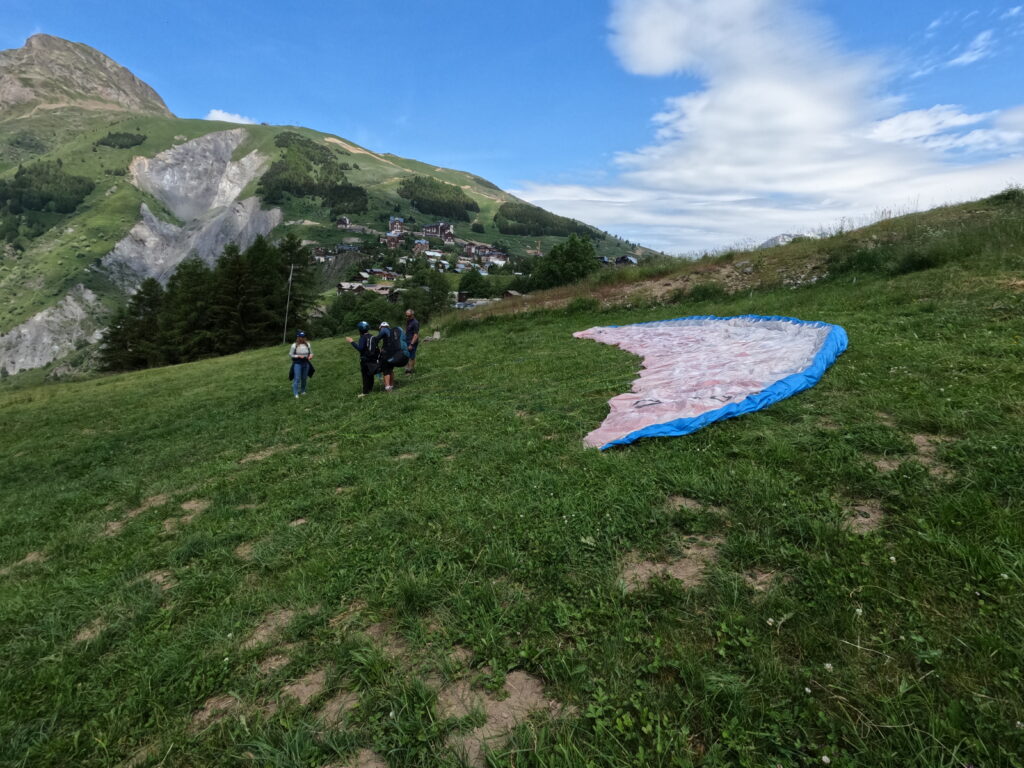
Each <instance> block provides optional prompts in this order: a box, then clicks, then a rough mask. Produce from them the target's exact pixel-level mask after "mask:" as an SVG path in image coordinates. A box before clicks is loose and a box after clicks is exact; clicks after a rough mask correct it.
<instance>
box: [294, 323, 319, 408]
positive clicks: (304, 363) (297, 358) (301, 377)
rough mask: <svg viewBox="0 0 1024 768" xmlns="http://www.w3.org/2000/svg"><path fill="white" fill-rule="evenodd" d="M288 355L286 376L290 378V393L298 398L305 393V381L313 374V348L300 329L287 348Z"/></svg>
mask: <svg viewBox="0 0 1024 768" xmlns="http://www.w3.org/2000/svg"><path fill="white" fill-rule="evenodd" d="M288 356H289V357H290V358H291V360H292V367H291V370H290V371H289V372H288V378H289V379H291V380H292V394H293V395H295V397H296V398H298V396H299V395H304V394H306V382H307V381H308V379H309V377H310V376H312V375H313V363H312V362H311V361H312V359H313V348H312V347H310V346H309V342H308V341H307V340H306V334H305V333H303V332H302V331H299V332H298V333H297V334H295V343H294V344H292V346H291V349H289V350H288Z"/></svg>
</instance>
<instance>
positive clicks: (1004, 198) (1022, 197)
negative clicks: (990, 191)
mask: <svg viewBox="0 0 1024 768" xmlns="http://www.w3.org/2000/svg"><path fill="white" fill-rule="evenodd" d="M985 202H986V203H995V204H996V205H1024V187H1019V186H1011V187H1007V188H1006V189H1004V190H1003V191H1002V192H999V193H997V194H995V195H992V196H991V197H986V198H985Z"/></svg>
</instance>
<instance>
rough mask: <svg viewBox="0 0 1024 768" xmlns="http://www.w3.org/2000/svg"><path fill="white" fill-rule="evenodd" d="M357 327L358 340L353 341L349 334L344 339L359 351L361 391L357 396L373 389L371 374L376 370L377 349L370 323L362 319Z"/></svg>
mask: <svg viewBox="0 0 1024 768" xmlns="http://www.w3.org/2000/svg"><path fill="white" fill-rule="evenodd" d="M357 327H358V328H359V341H353V340H352V337H351V336H346V337H345V341H347V342H348V343H349V344H351V345H352V346H353V348H355V350H356V352H358V353H359V373H360V374H362V377H363V391H362V394H360V395H359V396H360V397H363V396H365V395H368V394H370V393H371V392H372V391H373V375H374V374H375V373H376V372H377V355H378V351H377V348H376V346H375V345H374V343H373V334H372V333H370V324H369V323H368V322H366V321H365V320H363V321H362V322H360V323H359V325H358V326H357Z"/></svg>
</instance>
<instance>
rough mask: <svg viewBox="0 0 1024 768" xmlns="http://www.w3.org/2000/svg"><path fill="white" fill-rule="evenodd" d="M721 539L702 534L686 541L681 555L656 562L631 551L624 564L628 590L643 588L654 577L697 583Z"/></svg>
mask: <svg viewBox="0 0 1024 768" xmlns="http://www.w3.org/2000/svg"><path fill="white" fill-rule="evenodd" d="M719 544H721V540H720V539H716V538H710V537H705V536H700V537H697V538H696V539H694V540H693V541H690V542H688V543H687V545H686V546H685V548H684V549H683V553H682V555H681V556H680V557H677V558H673V559H671V560H668V561H662V562H657V561H654V560H643V559H641V558H640V557H639V556H638V555H637V554H635V553H634V554H630V555H628V556H627V557H626V561H625V563H624V565H623V568H622V580H623V581H624V582H625V584H626V591H627V592H635V591H636V590H638V589H642V588H643V587H645V586H647V584H648V583H649V582H650V581H651V580H652V579H655V578H669V579H675V580H676V581H679V582H681V583H682V585H683V586H684V587H695V586H697V585H698V584H700V583H701V581H703V580H704V570H705V569H706V568H707V566H708V565H709V564H710V563H712V562H714V560H715V557H716V555H717V551H718V546H719Z"/></svg>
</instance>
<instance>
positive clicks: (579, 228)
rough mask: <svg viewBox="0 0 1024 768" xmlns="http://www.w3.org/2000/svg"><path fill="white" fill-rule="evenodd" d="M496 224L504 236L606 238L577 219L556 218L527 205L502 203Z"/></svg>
mask: <svg viewBox="0 0 1024 768" xmlns="http://www.w3.org/2000/svg"><path fill="white" fill-rule="evenodd" d="M494 224H495V225H496V226H497V227H498V231H499V232H501V234H503V235H527V236H530V237H542V236H544V235H553V236H555V237H568V236H569V235H572V234H576V235H582V236H583V237H590V238H598V239H601V238H603V237H604V233H603V232H600V231H598V230H596V229H594V228H593V227H589V226H587V225H586V224H582V223H580V222H578V221H576V220H575V219H568V218H566V217H565V216H556V215H555V214H553V213H549V212H548V211H545V210H544V209H543V208H538V207H537V206H535V205H529V204H527V203H502V204H501V207H500V208H498V212H497V213H496V214H494Z"/></svg>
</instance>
